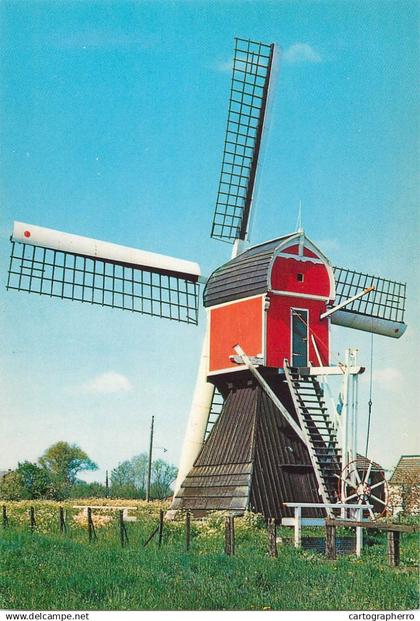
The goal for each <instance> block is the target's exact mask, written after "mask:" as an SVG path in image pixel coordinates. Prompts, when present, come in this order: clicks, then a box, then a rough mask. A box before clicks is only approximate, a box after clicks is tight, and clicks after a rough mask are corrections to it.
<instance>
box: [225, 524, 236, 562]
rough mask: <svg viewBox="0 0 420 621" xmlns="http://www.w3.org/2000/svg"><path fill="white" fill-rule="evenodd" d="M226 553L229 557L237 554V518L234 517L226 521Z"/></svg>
mask: <svg viewBox="0 0 420 621" xmlns="http://www.w3.org/2000/svg"><path fill="white" fill-rule="evenodd" d="M225 552H226V554H227V555H228V556H232V555H233V554H235V518H234V517H233V515H228V516H226V519H225Z"/></svg>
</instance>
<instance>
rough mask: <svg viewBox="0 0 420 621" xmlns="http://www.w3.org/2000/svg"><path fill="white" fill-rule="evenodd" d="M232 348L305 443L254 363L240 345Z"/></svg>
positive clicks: (298, 428)
mask: <svg viewBox="0 0 420 621" xmlns="http://www.w3.org/2000/svg"><path fill="white" fill-rule="evenodd" d="M233 349H234V350H235V351H236V353H237V354H238V355H239V356H240V357H241V358H242V360H243V362H244V364H245V366H246V367H247V368H248V369H249V371H251V373H252V375H253V376H254V377H255V378H256V379H257V381H258V383H259V384H260V386H261V387H262V388H263V390H264V391H265V392H266V393H267V395H268V396H269V397H270V399H271V400H272V402H273V403H274V405H275V406H276V408H277V409H278V410H279V411H280V412H281V414H283V416H284V418H285V419H286V420H287V422H288V423H289V425H290V426H291V427H292V429H293V430H294V431H295V433H296V434H297V435H298V436H299V438H300V439H301V440H302V442H303V443H304V444H305V445H306V444H307V442H306V438H305V436H304V434H303V431H302V429H301V428H300V427H299V425H298V424H297V423H296V422H295V421H294V420H293V418H292V417H291V416H290V414H289V412H288V411H287V410H286V408H285V407H284V405H283V404H282V402H281V401H280V399H279V398H278V397H277V395H276V394H275V393H274V392H273V391H272V390H271V388H270V386H269V385H268V384H267V382H266V381H265V379H264V378H263V376H262V375H261V373H259V372H258V371H257V369H256V368H255V367H254V365H253V364H252V362H251V361H250V359H249V358H248V356H247V355H246V353H245V352H244V351H243V349H242V348H241V346H240V345H235V346H234V348H233Z"/></svg>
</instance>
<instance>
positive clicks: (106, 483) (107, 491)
mask: <svg viewBox="0 0 420 621" xmlns="http://www.w3.org/2000/svg"><path fill="white" fill-rule="evenodd" d="M108 497H109V479H108V470H106V471H105V498H108Z"/></svg>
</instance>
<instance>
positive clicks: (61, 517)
mask: <svg viewBox="0 0 420 621" xmlns="http://www.w3.org/2000/svg"><path fill="white" fill-rule="evenodd" d="M59 520H60V533H65V532H66V531H67V524H66V518H65V514H64V509H63V507H60V514H59Z"/></svg>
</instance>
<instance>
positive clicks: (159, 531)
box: [158, 509, 163, 548]
mask: <svg viewBox="0 0 420 621" xmlns="http://www.w3.org/2000/svg"><path fill="white" fill-rule="evenodd" d="M162 537H163V509H161V510H160V511H159V530H158V545H159V548H160V546H161V545H162Z"/></svg>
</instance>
